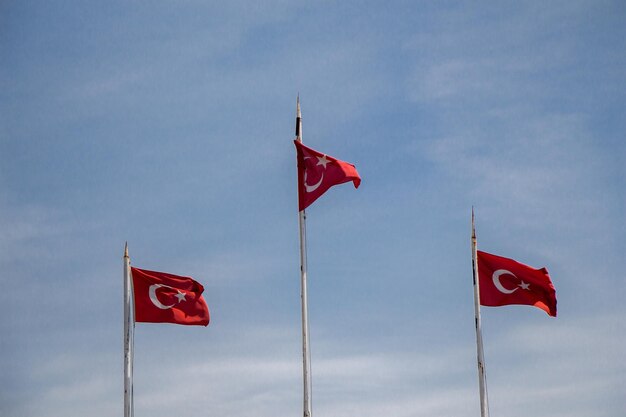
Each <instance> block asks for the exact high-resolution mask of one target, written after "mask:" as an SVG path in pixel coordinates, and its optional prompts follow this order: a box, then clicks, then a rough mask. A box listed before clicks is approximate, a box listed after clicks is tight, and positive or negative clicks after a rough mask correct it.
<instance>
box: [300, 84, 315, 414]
mask: <svg viewBox="0 0 626 417" xmlns="http://www.w3.org/2000/svg"><path fill="white" fill-rule="evenodd" d="M296 140H297V141H298V142H300V143H302V114H301V112H300V94H298V98H297V101H296ZM298 223H299V226H300V286H301V293H300V297H301V300H302V376H303V380H304V407H303V408H304V417H311V415H312V414H311V351H310V348H309V313H308V299H307V283H306V278H307V277H306V269H307V268H306V211H305V210H304V209H303V210H300V212H299V222H298Z"/></svg>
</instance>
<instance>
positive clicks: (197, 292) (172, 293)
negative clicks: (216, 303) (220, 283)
mask: <svg viewBox="0 0 626 417" xmlns="http://www.w3.org/2000/svg"><path fill="white" fill-rule="evenodd" d="M131 274H132V278H133V292H134V297H135V298H134V300H135V321H136V322H146V323H175V324H184V325H199V326H206V325H208V324H209V308H208V307H207V304H206V302H205V301H204V297H203V296H202V292H203V291H204V287H202V285H201V284H199V283H198V282H196V281H195V280H193V279H192V278H189V277H181V276H178V275H173V274H168V273H165V272H156V271H148V270H146V269H139V268H132V267H131Z"/></svg>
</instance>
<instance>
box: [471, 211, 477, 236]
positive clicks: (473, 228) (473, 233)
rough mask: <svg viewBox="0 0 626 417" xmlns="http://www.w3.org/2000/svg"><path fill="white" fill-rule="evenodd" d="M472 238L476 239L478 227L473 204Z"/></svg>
mask: <svg viewBox="0 0 626 417" xmlns="http://www.w3.org/2000/svg"><path fill="white" fill-rule="evenodd" d="M472 238H473V239H476V227H475V226H474V206H472Z"/></svg>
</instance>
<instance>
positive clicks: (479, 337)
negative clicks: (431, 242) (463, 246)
mask: <svg viewBox="0 0 626 417" xmlns="http://www.w3.org/2000/svg"><path fill="white" fill-rule="evenodd" d="M477 250H478V249H477V245H476V228H475V226H474V207H472V274H473V276H474V318H475V324H476V356H477V359H478V388H479V390H480V416H481V417H489V400H488V397H487V377H486V375H485V355H484V352H483V333H482V328H481V323H480V287H479V285H480V284H479V281H478V253H477Z"/></svg>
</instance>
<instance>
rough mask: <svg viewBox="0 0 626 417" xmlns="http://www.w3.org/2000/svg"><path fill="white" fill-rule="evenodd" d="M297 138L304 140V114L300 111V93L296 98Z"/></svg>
mask: <svg viewBox="0 0 626 417" xmlns="http://www.w3.org/2000/svg"><path fill="white" fill-rule="evenodd" d="M296 140H297V141H298V142H302V114H301V113H300V93H298V98H297V99H296Z"/></svg>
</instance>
